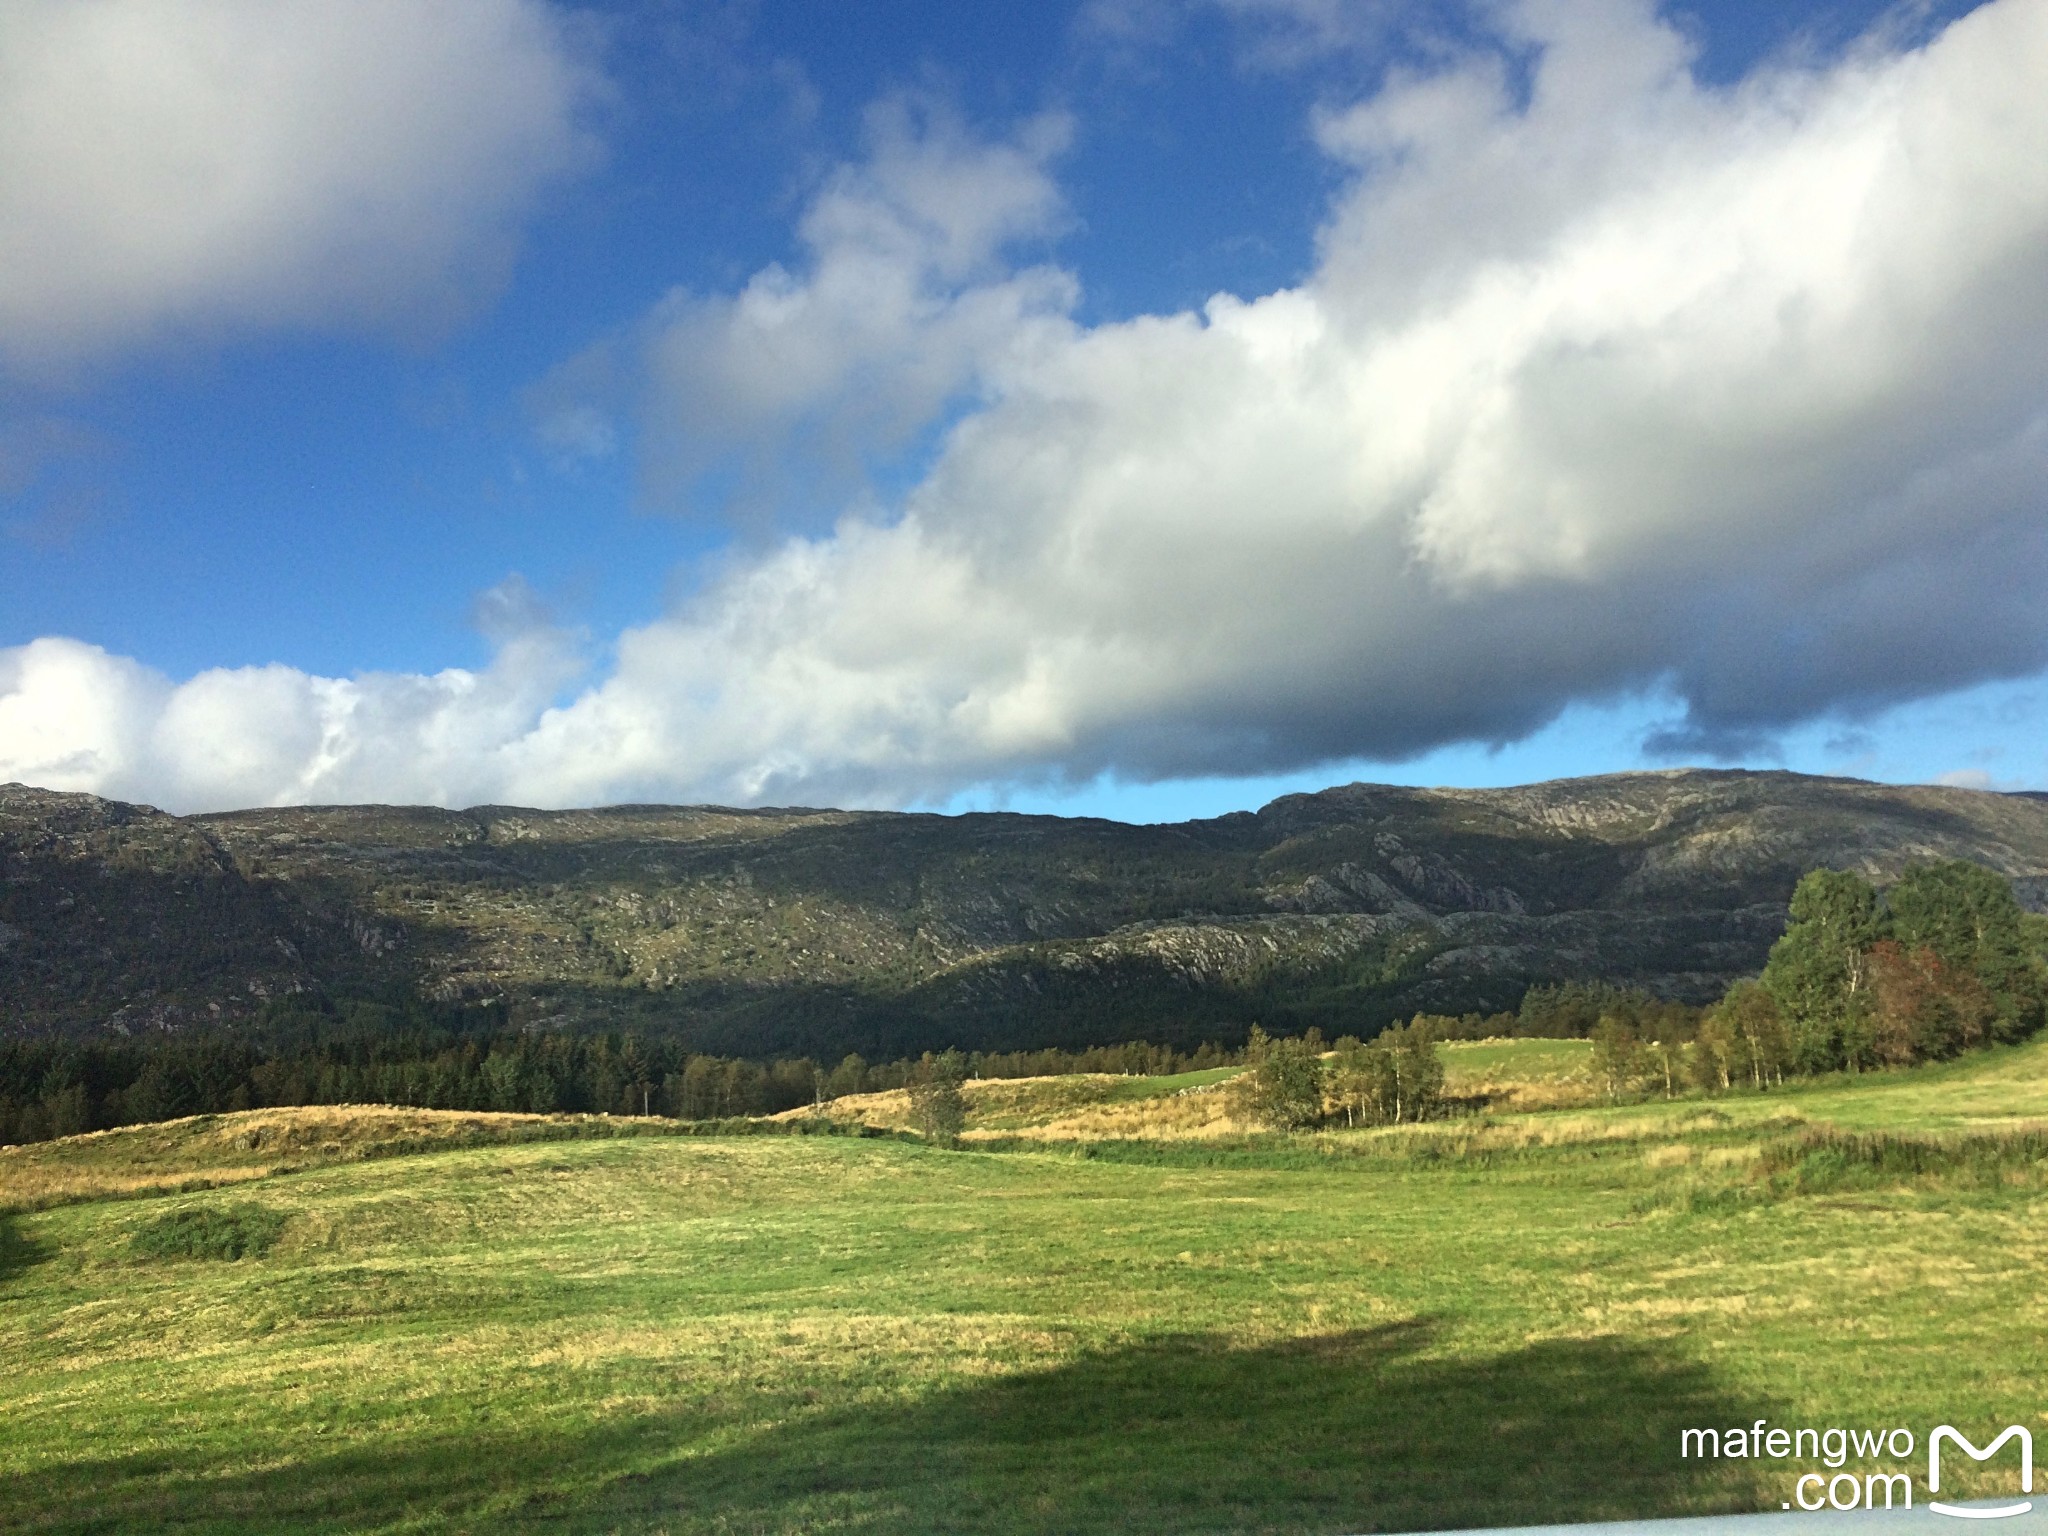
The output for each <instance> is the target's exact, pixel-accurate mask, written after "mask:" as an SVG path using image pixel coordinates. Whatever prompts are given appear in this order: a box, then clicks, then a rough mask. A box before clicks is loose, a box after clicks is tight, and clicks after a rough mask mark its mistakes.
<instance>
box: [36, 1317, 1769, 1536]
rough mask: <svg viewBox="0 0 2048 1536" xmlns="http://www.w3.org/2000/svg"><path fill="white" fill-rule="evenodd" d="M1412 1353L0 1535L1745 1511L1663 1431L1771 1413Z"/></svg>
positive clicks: (1000, 1390) (1677, 1382)
mask: <svg viewBox="0 0 2048 1536" xmlns="http://www.w3.org/2000/svg"><path fill="white" fill-rule="evenodd" d="M1431 1338H1432V1333H1431V1330H1430V1329H1429V1328H1428V1326H1427V1325H1423V1324H1410V1325H1403V1326H1395V1327H1388V1328H1381V1329H1376V1330H1370V1331H1364V1332H1355V1333H1344V1334H1334V1335H1327V1336H1322V1337H1316V1338H1309V1339H1301V1340H1292V1341H1288V1342H1284V1343H1278V1344H1271V1345H1266V1346H1262V1347H1251V1348H1247V1347H1236V1346H1233V1345H1231V1344H1229V1343H1228V1342H1226V1341H1223V1340H1219V1339H1217V1338H1214V1337H1211V1336H1189V1337H1175V1338H1164V1339H1158V1340H1154V1341H1151V1342H1147V1343H1142V1344H1138V1345H1135V1346H1132V1347H1127V1348H1120V1349H1114V1350H1106V1351H1102V1352H1098V1353H1094V1354H1090V1355H1087V1356H1084V1357H1082V1358H1080V1359H1078V1360H1076V1361H1073V1362H1071V1363H1069V1364H1066V1365H1063V1366H1060V1367H1058V1368H1056V1369H1052V1370H1048V1371H1043V1372H1034V1373H1030V1374H1024V1375H1018V1376H1013V1377H1008V1378H1004V1379H1001V1380H998V1381H994V1382H991V1383H989V1384H986V1385H977V1386H973V1387H966V1388H957V1389H953V1390H948V1391H944V1392H940V1393H937V1394H935V1395H933V1396H931V1397H928V1398H926V1399H924V1400H922V1401H920V1402H918V1403H916V1404H914V1405H910V1406H890V1405H888V1404H878V1405H874V1406H868V1407H859V1408H853V1407H840V1408H829V1409H828V1408H811V1407H806V1406H805V1405H804V1404H803V1402H802V1400H801V1398H796V1399H784V1400H782V1401H780V1402H776V1403H758V1404H756V1405H754V1407H753V1408H752V1409H750V1410H749V1411H748V1412H746V1413H744V1414H742V1415H739V1416H738V1417H739V1419H740V1420H743V1421H751V1422H752V1423H755V1424H758V1423H759V1422H761V1420H762V1419H764V1418H773V1419H774V1420H776V1421H777V1422H776V1424H775V1427H774V1428H772V1429H768V1430H755V1429H750V1428H747V1427H744V1424H743V1423H742V1422H735V1421H734V1420H733V1419H728V1420H727V1421H726V1424H725V1425H724V1426H723V1430H724V1432H723V1433H719V1430H720V1429H721V1426H720V1425H718V1424H715V1423H713V1422H712V1421H711V1420H709V1419H707V1418H706V1417H704V1416H703V1414H702V1413H697V1414H691V1413H688V1412H685V1411H683V1410H680V1409H679V1410H678V1411H676V1412H674V1413H654V1414H647V1415H641V1416H638V1417H634V1418H631V1419H618V1420H614V1421H613V1422H612V1423H610V1424H608V1425H605V1426H603V1427H601V1428H598V1429H594V1430H590V1431H585V1432H579V1433H575V1434H563V1435H558V1436H547V1437H533V1438H519V1437H513V1436H490V1435H479V1436H476V1437H473V1438H465V1439H463V1440H461V1441H460V1442H459V1443H458V1442H457V1441H456V1440H454V1439H449V1438H442V1439H439V1440H437V1441H435V1442H433V1443H428V1444H422V1443H420V1442H418V1441H414V1442H412V1443H411V1444H410V1445H402V1444H394V1445H391V1446H389V1447H385V1448H376V1447H367V1446H366V1447H364V1448H362V1449H358V1450H354V1451H351V1452H348V1453H345V1454H341V1455H330V1456H319V1455H310V1456H309V1455H302V1454H293V1452H295V1451H300V1452H302V1451H303V1450H306V1449H309V1447H287V1446H282V1445H275V1444H273V1445H269V1446H265V1447H263V1448H262V1450H263V1452H264V1453H265V1455H266V1457H269V1456H277V1455H280V1453H281V1454H282V1455H284V1456H289V1457H290V1460H289V1461H288V1462H284V1463H282V1464H279V1463H276V1462H274V1463H273V1468H274V1469H273V1470H266V1471H264V1472H262V1473H257V1474H236V1473H234V1472H233V1471H231V1470H230V1469H228V1468H224V1467H217V1466H205V1465H197V1464H194V1465H178V1464H176V1463H174V1462H169V1461H164V1460H161V1459H157V1460H154V1461H145V1460H142V1459H139V1458H138V1459H123V1460H121V1461H118V1462H108V1463H100V1464H98V1465H92V1466H78V1465H74V1466H71V1467H65V1468H53V1469H50V1470H49V1471H47V1472H45V1473H39V1474H32V1475H31V1477H29V1478H22V1479H16V1480H15V1481H14V1482H13V1483H12V1484H11V1485H10V1487H9V1488H8V1489H7V1491H6V1493H5V1494H4V1495H0V1499H4V1503H0V1526H4V1527H6V1528H9V1529H50V1530H80V1531H83V1530H118V1529H123V1528H129V1527H132V1526H134V1525H135V1524H136V1523H138V1522H141V1523H146V1524H148V1525H149V1526H150V1527H152V1528H155V1529H177V1528H189V1527H193V1526H199V1525H204V1526H206V1527H207V1528H208V1529H214V1530H240V1529H276V1528H279V1527H280V1526H288V1527H290V1528H292V1529H301V1530H340V1529H348V1530H361V1529H366V1528H368V1529H374V1528H378V1527H381V1526H385V1525H391V1524H399V1523H404V1524H405V1525H406V1526H407V1528H408V1529H450V1528H452V1529H469V1528H481V1529H491V1530H505V1529H547V1530H557V1531H578V1530H606V1531H611V1530H622V1531H635V1530H664V1531H674V1532H685V1531H705V1532H711V1531H718V1532H728V1531H750V1532H751V1531H761V1532H768V1531H792V1532H794V1531H806V1532H808V1531H823V1530H838V1529H860V1530H871V1531H888V1532H890V1533H892V1536H895V1533H907V1532H920V1531H944V1532H969V1531H974V1532H1006V1533H1007V1532H1075V1533H1102V1536H1110V1533H1125V1532H1147V1531H1156V1532H1166V1531H1173V1532H1206V1531H1219V1532H1220V1531H1302V1532H1341V1531H1371V1530H1382V1531H1402V1530H1416V1529H1424V1528H1430V1527H1451V1526H1471V1525H1485V1524H1525V1523H1532V1522H1539V1521H1540V1522H1548V1521H1566V1520H1598V1519H1619V1518H1625V1517H1632V1516H1651V1515H1673V1514H1683V1513H1694V1512H1700V1511H1703V1510H1717V1509H1729V1508H1756V1507H1758V1504H1759V1502H1760V1501H1759V1495H1758V1490H1757V1489H1756V1488H1755V1487H1754V1486H1753V1485H1751V1484H1750V1483H1749V1482H1748V1481H1746V1472H1745V1464H1742V1463H1734V1464H1728V1463H1702V1462H1700V1461H1697V1460H1692V1461H1686V1460H1681V1459H1680V1457H1679V1455H1678V1444H1679V1438H1678V1432H1679V1430H1680V1429H1681V1428H1683V1427H1690V1426H1709V1425H1718V1426H1722V1427H1726V1426H1729V1425H1732V1424H1736V1423H1743V1422H1747V1421H1749V1420H1751V1419H1753V1418H1754V1417H1756V1416H1757V1415H1758V1414H1760V1413H1768V1412H1770V1410H1771V1407H1772V1406H1773V1405H1769V1404H1764V1403H1759V1402H1753V1401H1747V1400H1745V1401H1739V1402H1738V1401H1736V1400H1734V1399H1733V1398H1732V1397H1730V1396H1729V1395H1728V1394H1727V1393H1725V1392H1724V1391H1722V1390H1720V1389H1719V1388H1718V1387H1717V1386H1716V1385H1715V1383H1714V1381H1713V1379H1712V1378H1711V1376H1710V1375H1709V1374H1708V1373H1707V1372H1706V1371H1705V1370H1704V1369H1703V1368H1702V1367H1700V1366H1698V1365H1697V1364H1694V1363H1691V1362H1688V1361H1685V1360H1682V1359H1680V1358H1677V1357H1674V1356H1669V1355H1666V1354H1663V1353H1661V1352H1659V1351H1656V1350H1654V1349H1652V1348H1650V1347H1648V1346H1645V1345H1642V1344H1631V1343H1623V1342H1618V1341H1614V1340H1559V1341H1549V1342H1543V1343H1538V1344H1533V1345H1530V1346H1528V1347H1526V1348H1524V1349H1521V1350H1517V1351H1513V1352H1511V1353H1508V1354H1505V1355H1499V1356H1494V1357H1491V1358H1486V1359H1473V1358H1462V1359H1450V1358H1441V1357H1438V1356H1436V1355H1434V1354H1432V1353H1430V1352H1429V1346H1430V1343H1431ZM707 1431H708V1432H710V1433H709V1434H708V1435H707ZM734 1431H737V1432H738V1434H739V1435H740V1437H741V1438H739V1439H737V1440H734V1439H733V1438H731V1436H732V1434H733V1432H734ZM692 1442H695V1444H696V1445H698V1446H700V1447H703V1446H715V1447H717V1448H715V1449H713V1448H706V1449H702V1450H697V1451H694V1452H693V1451H692V1450H691V1449H690V1447H691V1445H692ZM252 1449H253V1448H252ZM87 1489H93V1490H99V1492H97V1493H96V1494H87V1493H85V1492H84V1491H83V1490H87Z"/></svg>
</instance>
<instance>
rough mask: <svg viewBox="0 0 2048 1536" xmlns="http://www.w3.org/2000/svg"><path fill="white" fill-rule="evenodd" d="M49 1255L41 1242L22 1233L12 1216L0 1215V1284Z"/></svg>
mask: <svg viewBox="0 0 2048 1536" xmlns="http://www.w3.org/2000/svg"><path fill="white" fill-rule="evenodd" d="M49 1256H50V1253H49V1250H48V1249H47V1248H46V1247H44V1246H43V1244H41V1243H38V1242H35V1241H33V1240H31V1239H30V1238H28V1237H27V1236H25V1235H24V1234H23V1232H22V1230H21V1228H20V1227H19V1226H17V1225H16V1224H15V1220H14V1218H13V1217H12V1216H0V1285H5V1284H6V1283H7V1282H8V1281H9V1280H12V1279H13V1278H14V1277H15V1276H16V1275H18V1274H20V1273H21V1272H22V1271H23V1270H25V1269H28V1268H29V1267H30V1266H31V1265H35V1264H40V1263H42V1262H43V1260H45V1259H47V1258H48V1257H49Z"/></svg>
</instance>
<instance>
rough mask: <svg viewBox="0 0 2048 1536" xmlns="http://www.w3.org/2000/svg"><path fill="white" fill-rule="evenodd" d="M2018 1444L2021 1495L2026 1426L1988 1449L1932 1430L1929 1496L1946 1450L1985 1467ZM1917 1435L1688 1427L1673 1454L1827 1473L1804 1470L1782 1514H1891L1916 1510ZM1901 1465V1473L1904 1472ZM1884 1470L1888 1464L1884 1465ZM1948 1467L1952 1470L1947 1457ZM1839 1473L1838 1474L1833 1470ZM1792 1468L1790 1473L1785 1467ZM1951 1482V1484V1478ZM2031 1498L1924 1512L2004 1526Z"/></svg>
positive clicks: (2029, 1488) (2029, 1455) (1947, 1428)
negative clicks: (1810, 1466) (1813, 1464)
mask: <svg viewBox="0 0 2048 1536" xmlns="http://www.w3.org/2000/svg"><path fill="white" fill-rule="evenodd" d="M2014 1441H2018V1442H2019V1492H2021V1493H2023V1494H2031V1493H2032V1492H2033V1491H2034V1437H2033V1435H2032V1434H2030V1433H2029V1432H2028V1431H2027V1429H2026V1427H2025V1426H2024V1425H2020V1424H2008V1425H2007V1426H2006V1427H2005V1428H2004V1430H2002V1431H2001V1432H2000V1433H1999V1434H1998V1435H1997V1436H1996V1437H1994V1438H1993V1439H1992V1441H1991V1443H1990V1444H1989V1445H1986V1446H1984V1447H1983V1448H1982V1449H1979V1447H1978V1446H1977V1444H1976V1442H1974V1441H1973V1440H1971V1439H1970V1438H1969V1436H1967V1435H1965V1434H1964V1433H1963V1432H1962V1431H1961V1430H1959V1429H1957V1428H1956V1427H1955V1426H1954V1425H1952V1424H1941V1425H1937V1426H1936V1427H1935V1429H1934V1432H1933V1433H1932V1434H1930V1435H1929V1436H1928V1437H1927V1491H1928V1493H1929V1494H1938V1493H1940V1492H1941V1457H1942V1449H1943V1447H1945V1446H1946V1447H1948V1448H1949V1449H1950V1451H1951V1452H1952V1453H1953V1452H1960V1453H1962V1454H1963V1455H1965V1456H1967V1457H1969V1458H1970V1459H1971V1460H1972V1461H1989V1460H1990V1459H1991V1458H1992V1457H1994V1456H1996V1455H1997V1454H1998V1453H1999V1452H2000V1451H2002V1450H2004V1449H2005V1448H2006V1446H2007V1445H2009V1444H2011V1443H2012V1442H2014ZM1918 1447H1919V1437H1918V1436H1916V1435H1915V1434H1914V1433H1913V1431H1912V1430H1910V1429H1907V1428H1905V1427H1903V1426H1901V1427H1899V1428H1897V1429H1786V1428H1782V1427H1773V1426H1772V1425H1771V1424H1770V1422H1769V1421H1768V1420H1766V1419H1758V1420H1757V1421H1756V1423H1755V1424H1753V1425H1751V1426H1750V1427H1749V1428H1747V1429H1743V1428H1736V1429H1729V1430H1713V1429H1688V1430H1682V1431H1681V1432H1680V1433H1679V1437H1678V1454H1679V1455H1680V1456H1684V1457H1693V1456H1700V1457H1707V1456H1712V1457H1720V1458H1725V1459H1729V1460H1735V1459H1756V1460H1769V1461H1791V1462H1800V1461H1818V1462H1819V1463H1821V1465H1822V1467H1824V1468H1825V1469H1826V1470H1824V1471H1806V1472H1801V1473H1800V1474H1799V1475H1798V1476H1797V1477H1796V1478H1794V1479H1793V1483H1792V1488H1791V1494H1792V1496H1791V1497H1790V1498H1789V1499H1786V1500H1785V1501H1784V1508H1786V1509H1795V1508H1796V1509H1804V1510H1819V1509H1836V1510H1844V1511H1847V1510H1852V1509H1894V1508H1904V1509H1911V1508H1912V1507H1913V1477H1912V1472H1911V1471H1910V1470H1908V1468H1910V1466H1911V1464H1912V1462H1911V1458H1912V1457H1913V1454H1914V1452H1915V1451H1916V1450H1917V1449H1918ZM1851 1460H1854V1461H1857V1462H1861V1463H1870V1462H1876V1463H1879V1464H1880V1465H1879V1466H1878V1467H1877V1469H1875V1470H1869V1471H1866V1470H1862V1469H1860V1468H1859V1469H1858V1470H1855V1471H1850V1470H1848V1464H1849V1462H1850V1461H1851ZM1901 1463H1905V1464H1906V1467H1905V1468H1902V1467H1901V1466H1900V1464H1901ZM1886 1464H1888V1465H1886ZM1949 1465H1950V1467H1951V1468H1953V1467H1954V1465H1955V1460H1954V1455H1953V1454H1951V1456H1950V1460H1949ZM1838 1469H1839V1470H1838ZM1788 1470H1789V1469H1788ZM1950 1482H1951V1483H1953V1482H1954V1478H1953V1477H1951V1478H1950ZM2033 1507H2034V1506H2033V1503H2032V1501H2031V1500H2028V1499H2022V1500H2019V1501H2018V1502H2015V1503H2011V1504H2001V1505H1996V1506H1992V1507H1983V1506H1976V1505H1968V1504H1946V1503H1943V1502H1942V1501H1941V1500H1940V1499H1934V1498H1930V1499H1929V1501H1928V1504H1927V1508H1928V1509H1930V1510H1932V1511H1933V1512H1934V1513H1935V1514H1937V1515H1952V1516H1954V1517H1955V1518H1956V1519H1959V1520H2002V1519H2005V1518H2007V1517H2008V1516H2011V1515H2024V1514H2026V1513H2027V1512H2028V1511H2029V1510H2031V1509H2032V1508H2033Z"/></svg>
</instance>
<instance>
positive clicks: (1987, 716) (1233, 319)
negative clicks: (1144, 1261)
mask: <svg viewBox="0 0 2048 1536" xmlns="http://www.w3.org/2000/svg"><path fill="white" fill-rule="evenodd" d="M2044 80H2048V0H1989V3H1985V4H1981V5H1971V4H1968V3H1961V0H1957V3H1947V4H1910V5H1882V4H1875V3H1869V0H1838V3H1837V0H1815V3H1809V0H1775V3H1764V0H1730V3H1726V4H1711V3H1706V0H1699V3H1695V4H1691V5H1684V4H1670V5H1664V6H1657V5H1653V4H1650V3H1642V0H1475V3H1456V4H1453V3H1443V4H1409V3H1398V0H1067V3H1050V0H1048V3H1040V4H1034V5H1030V6H969V5H960V4H957V3H939V0H930V3H927V0H859V3H854V0H844V3H842V0H804V3H801V4H797V3H770V0H757V3H741V0H730V3H724V0H719V3H714V0H702V3H697V0H616V3H605V4H567V3H554V0H305V3H302V4H297V5H293V6H289V7H283V6H275V5H271V4H268V3H265V0H0V782H8V781H18V782H22V783H27V784H33V785H39V786H43V787H47V788H53V789H64V790H82V791H89V792H92V793H96V794H101V795H107V796H111V797H116V798H121V799H128V800H136V801H143V802H147V803H151V804H156V805H160V806H163V807H165V808H167V809H170V810H175V811H181V812H182V811H197V810H217V809H227V808H234V807H240V806H250V805H261V804H291V803H341V802H365V801H381V802H406V803H437V804H444V805H466V804H481V803H500V804H525V805H546V806H567V805H590V804H603V803H618V802H626V801H665V802H690V803H701V802H715V803H725V804H809V805H861V806H893V807H914V808H924V809H946V810H959V809H971V808H998V809H1014V810H1029V811H1057V812H1062V813H1069V814H1089V815H1107V816H1115V817H1118V818H1121V819H1127V820H1140V821H1153V820H1173V819H1179V818H1182V817H1189V816H1197V815H1215V814H1220V813H1222V812H1225V811H1230V810H1238V809H1251V808H1256V807H1257V806H1258V805H1260V804H1262V803H1264V802H1265V801H1267V800H1269V799H1271V798H1272V797H1274V796H1275V795H1278V794H1282V793H1287V792H1291V791H1298V790H1311V789H1315V788H1319V787H1322V786H1324V785H1327V784H1332V783H1341V782H1348V781H1351V780H1354V779H1371V780H1379V781H1385V782H1400V783H1418V784H1458V785H1488V784H1509V783H1520V782H1529V781H1533V780H1538V779H1544V778H1555V777H1563V776H1568V775H1575V774H1585V773H1606V772H1620V771H1630V770H1638V769H1646V768H1667V767H1675V766H1685V765H1712V766H1747V767H1755V768H1776V767H1786V768H1793V769H1797V770H1800V771H1805V772H1816V773H1837V774H1849V775H1854V776H1858V777H1866V778H1874V779H1881V780H1887V781H1895V782H1943V783H1953V784H1961V785H1967V786H1974V787H1982V788H1994V789H2043V788H2048V617H2044V615H2048V601H2044V600H2048V154H2043V153H2041V146H2042V145H2043V144H2044V143H2048V91H2044V90H2043V89H2041V83H2042V82H2043V81H2044Z"/></svg>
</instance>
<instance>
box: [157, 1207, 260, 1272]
mask: <svg viewBox="0 0 2048 1536" xmlns="http://www.w3.org/2000/svg"><path fill="white" fill-rule="evenodd" d="M284 1222H285V1219H284V1217H282V1216H280V1215H279V1214H278V1213H277V1212H276V1211H273V1210H270V1209H268V1208H267V1207H265V1206H261V1205H255V1204H251V1203H248V1202H243V1203H240V1204H236V1205H215V1206H201V1207H199V1208H198V1209H196V1210H189V1211H170V1212H167V1213H166V1214H164V1215H162V1216H159V1217H157V1218H156V1220H154V1221H152V1222H150V1223H148V1224H147V1225H146V1226H144V1227H142V1228H141V1229H140V1230H139V1231H137V1232H136V1234H135V1237H134V1239H133V1241H132V1244H131V1246H132V1247H133V1249H134V1251H135V1252H136V1253H137V1254H139V1255H141V1256H142V1257H143V1258H146V1259H241V1258H252V1259H253V1258H260V1257H261V1256H262V1255H264V1254H266V1253H268V1252H269V1251H270V1249H271V1247H272V1246H273V1245H274V1244H275V1243H276V1242H277V1239H278V1237H279V1235H280V1234H281V1233H283V1231H284Z"/></svg>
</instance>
